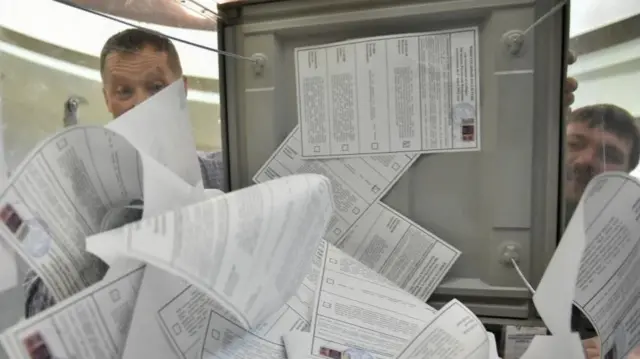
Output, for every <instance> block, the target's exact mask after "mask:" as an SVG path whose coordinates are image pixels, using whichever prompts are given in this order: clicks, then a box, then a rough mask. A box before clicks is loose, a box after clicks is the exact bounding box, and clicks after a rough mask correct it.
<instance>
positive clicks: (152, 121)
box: [105, 78, 202, 186]
mask: <svg viewBox="0 0 640 359" xmlns="http://www.w3.org/2000/svg"><path fill="white" fill-rule="evenodd" d="M105 127H106V128H108V129H110V130H112V131H114V132H116V133H119V134H120V135H122V136H123V137H124V138H126V139H127V140H128V141H129V142H130V143H131V144H132V145H133V146H134V147H136V148H137V149H138V150H140V151H141V152H142V153H144V154H145V155H146V156H148V157H150V158H153V159H154V160H156V161H157V162H158V163H160V164H161V165H163V166H166V167H167V168H169V169H170V170H171V171H172V172H174V173H175V174H176V175H177V176H178V177H180V178H182V179H183V180H184V181H186V182H187V183H188V184H189V185H191V186H195V185H196V184H198V183H201V182H202V174H201V173H200V166H199V164H198V157H197V155H196V145H195V140H194V139H193V133H192V131H191V122H190V121H189V109H188V108H187V95H186V92H185V88H184V81H183V79H182V78H180V79H178V80H176V81H175V82H174V83H172V84H171V85H169V86H167V87H166V88H164V89H162V91H160V92H158V93H157V94H155V95H153V96H152V97H150V98H149V99H148V100H146V101H144V102H142V103H141V104H139V105H138V106H136V107H135V108H134V109H133V110H131V111H128V112H125V113H124V114H122V115H121V116H120V117H118V118H117V119H116V120H115V121H112V122H109V123H108V124H107V125H106V126H105Z"/></svg>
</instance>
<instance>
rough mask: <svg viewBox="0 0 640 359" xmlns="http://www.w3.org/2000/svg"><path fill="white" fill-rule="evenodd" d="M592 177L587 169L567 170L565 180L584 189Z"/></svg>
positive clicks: (591, 172)
mask: <svg viewBox="0 0 640 359" xmlns="http://www.w3.org/2000/svg"><path fill="white" fill-rule="evenodd" d="M593 177H594V174H593V171H591V170H588V169H578V170H576V169H569V170H568V171H567V180H568V181H572V182H575V183H576V184H578V185H580V186H581V187H586V185H587V184H589V181H591V179H592V178H593Z"/></svg>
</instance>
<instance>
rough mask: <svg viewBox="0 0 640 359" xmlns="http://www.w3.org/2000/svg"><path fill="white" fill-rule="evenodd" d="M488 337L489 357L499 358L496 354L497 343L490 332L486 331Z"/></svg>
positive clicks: (492, 358) (491, 358)
mask: <svg viewBox="0 0 640 359" xmlns="http://www.w3.org/2000/svg"><path fill="white" fill-rule="evenodd" d="M487 337H488V338H489V339H488V340H489V359H501V358H500V356H499V355H498V345H497V344H496V337H495V335H493V333H491V332H487Z"/></svg>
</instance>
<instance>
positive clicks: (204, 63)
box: [0, 0, 222, 359]
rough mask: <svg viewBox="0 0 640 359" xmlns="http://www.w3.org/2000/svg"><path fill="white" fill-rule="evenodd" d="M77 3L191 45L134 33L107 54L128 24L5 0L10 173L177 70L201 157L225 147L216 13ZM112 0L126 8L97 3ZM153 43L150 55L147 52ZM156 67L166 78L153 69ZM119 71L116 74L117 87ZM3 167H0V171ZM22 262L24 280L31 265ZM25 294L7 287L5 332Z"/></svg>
mask: <svg viewBox="0 0 640 359" xmlns="http://www.w3.org/2000/svg"><path fill="white" fill-rule="evenodd" d="M78 3H81V4H82V5H87V6H97V9H98V10H102V11H106V12H110V13H113V14H115V15H116V16H119V17H120V18H119V19H122V18H124V17H125V16H131V17H132V18H133V19H134V20H131V19H129V20H127V21H130V22H132V23H134V24H136V25H138V26H142V27H144V28H150V29H152V30H154V31H157V32H159V33H162V34H167V35H169V36H170V37H172V38H176V39H182V40H185V41H186V42H187V43H183V42H181V41H178V40H175V39H174V40H169V41H170V43H171V44H172V45H174V47H175V49H176V52H177V56H175V57H174V54H173V53H172V52H171V49H170V47H169V48H167V47H166V46H165V45H166V44H167V43H163V42H162V41H160V42H158V40H157V38H154V36H157V35H152V36H149V33H148V32H147V33H146V35H140V32H134V33H132V34H130V35H131V36H130V37H129V38H127V37H122V38H121V39H120V40H119V41H117V42H118V44H116V46H115V47H114V48H112V49H110V50H109V54H108V55H107V56H106V58H103V59H102V60H101V51H102V49H103V45H104V44H105V43H106V41H107V39H109V38H110V37H111V36H113V35H115V34H117V33H119V32H121V31H123V30H126V29H129V28H131V27H130V26H127V25H124V24H122V23H119V22H116V21H114V20H111V19H106V18H104V17H100V16H98V15H95V14H92V13H89V12H86V11H82V10H80V9H77V8H73V7H70V6H67V5H64V4H60V3H57V2H54V1H50V0H44V1H43V0H25V1H20V2H13V1H9V2H7V1H0V73H1V74H2V77H3V80H2V81H1V82H0V85H1V87H0V90H1V92H0V98H1V100H2V102H1V106H0V109H1V112H0V119H1V121H2V128H3V130H4V143H3V142H2V141H0V147H2V148H4V151H3V152H4V158H0V160H4V161H5V162H6V169H7V171H8V172H11V171H13V170H15V168H16V167H17V166H18V165H19V164H20V162H21V161H22V160H23V159H24V158H25V156H26V155H27V154H28V153H29V151H31V150H32V149H33V148H34V146H35V145H36V144H37V143H38V142H40V141H41V140H43V139H44V138H46V137H47V136H50V135H51V134H53V133H55V132H57V131H59V130H61V129H63V128H64V127H66V126H71V125H74V124H79V125H104V124H106V123H108V122H109V121H111V120H112V119H113V118H114V117H116V116H118V115H119V114H121V113H123V112H125V111H127V110H128V109H130V108H131V107H132V106H135V105H136V104H138V103H139V102H140V101H142V100H144V99H146V98H147V97H148V96H151V95H153V94H154V93H155V92H157V91H158V90H160V89H161V88H162V87H164V86H166V85H168V84H170V83H171V82H172V80H174V79H179V78H180V76H184V78H185V79H186V84H187V88H188V95H187V100H188V107H189V112H190V120H191V125H192V129H193V134H194V137H195V142H196V147H197V150H198V152H199V155H201V156H203V155H205V156H206V155H207V154H210V153H217V152H219V151H220V150H221V146H222V143H221V134H220V120H219V94H218V55H217V54H216V53H215V52H214V51H211V49H215V48H217V34H216V33H215V14H214V11H213V10H211V11H209V12H206V11H205V10H203V9H200V10H199V12H198V11H194V9H187V8H185V7H183V5H182V4H181V3H180V2H179V1H174V0H168V1H156V0H154V1H153V2H150V1H111V2H102V1H92V0H87V1H85V0H80V1H78ZM105 3H108V4H110V6H112V5H114V4H116V5H117V4H120V7H117V6H112V7H111V8H100V7H99V6H101V4H105ZM214 9H215V7H214ZM152 10H153V11H152ZM141 15H144V16H141ZM137 20H144V21H147V22H153V23H156V24H143V23H141V22H138V21H137ZM157 24H164V25H173V27H171V26H163V25H157ZM143 34H144V33H143ZM162 38H163V37H160V39H162ZM192 44H198V45H200V46H193V45H192ZM147 45H151V48H153V51H149V52H148V53H147V54H146V55H148V56H146V57H145V56H143V55H144V53H145V51H146V50H147V49H148V46H147ZM156 50H158V51H156ZM177 65H180V66H177ZM180 69H181V71H182V73H181V72H180ZM156 70H157V71H156ZM154 71H155V73H160V75H159V76H156V77H153V76H152V75H150V74H149V73H150V72H154ZM114 76H116V77H119V78H118V80H117V81H118V83H117V84H115V81H116V80H114ZM0 153H1V152H0ZM194 156H196V154H195V153H194ZM3 167H4V165H3V163H0V173H1V172H4V171H2V168H3ZM0 250H4V247H0ZM0 258H4V257H0ZM19 262H20V263H19V267H20V274H19V277H20V278H19V283H21V282H22V280H23V278H24V274H25V272H26V270H27V266H26V264H24V263H23V262H22V261H19ZM0 268H2V267H0ZM24 296H25V293H23V288H22V286H20V285H19V286H18V287H16V288H14V289H10V290H8V291H4V292H0V303H1V304H0V332H1V331H3V330H4V329H6V328H7V327H9V326H10V325H12V324H14V323H16V322H17V321H18V320H19V319H20V318H21V317H22V316H24V313H25V298H24ZM3 358H5V354H4V352H3V351H2V350H1V349H0V359H3Z"/></svg>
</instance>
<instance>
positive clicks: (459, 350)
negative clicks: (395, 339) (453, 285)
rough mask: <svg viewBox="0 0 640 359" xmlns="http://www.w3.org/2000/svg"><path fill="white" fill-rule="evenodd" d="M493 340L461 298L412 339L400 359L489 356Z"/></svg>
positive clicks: (444, 308)
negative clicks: (491, 340) (490, 339)
mask: <svg viewBox="0 0 640 359" xmlns="http://www.w3.org/2000/svg"><path fill="white" fill-rule="evenodd" d="M489 351H490V343H489V336H488V335H487V331H486V330H485V329H484V326H483V325H482V323H481V322H480V320H479V319H478V318H477V317H476V316H475V315H474V314H473V313H472V312H471V311H470V310H469V309H468V308H467V307H465V306H464V305H463V304H462V303H460V302H459V301H458V300H457V299H454V300H452V301H450V302H449V303H448V304H447V305H445V306H444V307H443V308H442V309H440V310H439V311H438V313H437V314H436V317H435V318H434V319H433V320H432V321H431V322H430V323H429V324H428V325H427V326H426V327H425V328H423V329H422V331H421V332H420V333H419V334H418V335H417V336H416V337H415V338H414V339H412V340H411V342H410V343H409V344H408V345H407V346H406V347H405V348H404V349H403V350H402V352H401V353H400V355H398V356H397V359H424V358H434V359H435V358H437V359H485V358H488V357H489Z"/></svg>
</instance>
